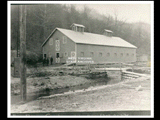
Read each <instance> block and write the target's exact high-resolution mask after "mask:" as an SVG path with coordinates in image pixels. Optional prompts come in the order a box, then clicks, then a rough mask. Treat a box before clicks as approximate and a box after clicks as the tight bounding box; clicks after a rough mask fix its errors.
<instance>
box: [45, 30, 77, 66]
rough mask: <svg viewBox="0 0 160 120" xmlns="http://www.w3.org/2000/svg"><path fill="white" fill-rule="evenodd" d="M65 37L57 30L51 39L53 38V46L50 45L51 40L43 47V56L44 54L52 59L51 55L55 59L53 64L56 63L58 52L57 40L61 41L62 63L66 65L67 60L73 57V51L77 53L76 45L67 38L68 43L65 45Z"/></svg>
mask: <svg viewBox="0 0 160 120" xmlns="http://www.w3.org/2000/svg"><path fill="white" fill-rule="evenodd" d="M64 36H65V35H64V34H63V33H61V32H60V31H58V30H56V31H55V33H54V34H53V35H52V36H51V37H50V39H51V38H53V44H52V45H50V44H49V43H50V39H49V40H48V41H47V43H46V44H45V45H44V46H43V56H44V54H46V55H47V57H50V56H49V54H50V55H51V56H52V57H53V63H55V59H56V51H55V40H56V39H58V40H60V51H59V53H60V63H65V62H66V59H67V58H68V57H70V56H71V51H75V43H74V42H73V41H72V40H70V39H69V38H68V37H67V36H66V38H67V42H66V43H65V44H64V43H63V37H64ZM65 52H66V53H67V56H65V55H64V53H65Z"/></svg>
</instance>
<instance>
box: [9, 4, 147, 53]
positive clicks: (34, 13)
mask: <svg viewBox="0 0 160 120" xmlns="http://www.w3.org/2000/svg"><path fill="white" fill-rule="evenodd" d="M106 12H107V11H106ZM72 23H78V24H82V25H84V26H85V27H86V28H85V32H91V33H97V34H102V33H103V30H104V29H109V30H112V31H113V32H114V33H113V36H117V37H121V38H122V39H124V40H126V41H128V42H130V43H131V44H133V45H135V46H137V53H138V54H148V55H150V25H149V24H147V23H143V22H136V23H129V22H127V19H120V18H119V16H118V11H115V12H114V15H101V14H99V13H97V12H96V11H94V10H92V9H90V8H88V7H87V6H85V5H84V8H83V10H82V11H79V10H77V9H76V6H75V5H69V4H36V5H27V16H26V31H27V33H26V49H27V50H28V51H32V52H35V53H36V54H38V55H40V54H42V48H41V44H42V43H43V42H44V40H45V39H46V38H47V37H48V35H49V34H50V33H51V32H52V31H53V29H54V28H55V27H60V28H65V29H70V25H71V24H72ZM17 40H19V9H18V5H11V49H12V50H16V49H17V46H19V42H17Z"/></svg>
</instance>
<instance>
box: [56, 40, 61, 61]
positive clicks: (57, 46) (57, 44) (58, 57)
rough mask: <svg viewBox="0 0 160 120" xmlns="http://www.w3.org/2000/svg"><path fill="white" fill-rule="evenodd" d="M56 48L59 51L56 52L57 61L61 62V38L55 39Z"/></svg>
mask: <svg viewBox="0 0 160 120" xmlns="http://www.w3.org/2000/svg"><path fill="white" fill-rule="evenodd" d="M55 42H56V43H55V50H56V51H57V52H56V63H60V55H59V52H58V51H60V40H56V41H55Z"/></svg>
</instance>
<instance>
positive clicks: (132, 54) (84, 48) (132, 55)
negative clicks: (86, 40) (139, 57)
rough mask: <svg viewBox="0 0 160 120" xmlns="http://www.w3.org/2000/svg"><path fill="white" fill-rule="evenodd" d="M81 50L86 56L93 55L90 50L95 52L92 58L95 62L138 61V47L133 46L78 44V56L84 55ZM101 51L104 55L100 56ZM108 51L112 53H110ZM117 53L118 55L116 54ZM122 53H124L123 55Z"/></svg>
mask: <svg viewBox="0 0 160 120" xmlns="http://www.w3.org/2000/svg"><path fill="white" fill-rule="evenodd" d="M81 52H84V57H91V55H90V52H93V53H94V56H93V57H92V60H93V61H94V62H135V61H136V49H133V48H123V47H112V46H99V45H87V44H77V56H78V57H82V56H81ZM99 53H102V56H100V55H99ZM108 53H109V54H110V55H108ZM115 53H116V54H117V55H115ZM121 53H122V54H123V56H122V55H121ZM127 54H129V55H127Z"/></svg>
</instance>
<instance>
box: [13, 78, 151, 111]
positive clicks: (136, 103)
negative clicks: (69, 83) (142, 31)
mask: <svg viewBox="0 0 160 120" xmlns="http://www.w3.org/2000/svg"><path fill="white" fill-rule="evenodd" d="M82 82H84V81H82ZM140 85H141V87H140ZM96 87H97V86H95V87H94V88H96ZM139 87H140V89H138V88H139ZM112 110H151V80H150V79H146V78H143V77H141V78H138V79H130V80H125V81H122V82H119V83H116V84H111V85H106V86H105V87H103V88H101V89H100V87H97V89H94V90H90V91H87V90H85V89H84V90H83V92H76V91H75V92H72V94H62V95H60V96H54V97H51V98H46V99H37V100H34V101H30V102H27V103H25V104H12V105H11V113H29V112H76V111H77V112H80V111H112Z"/></svg>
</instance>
